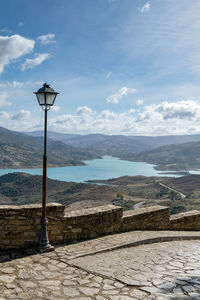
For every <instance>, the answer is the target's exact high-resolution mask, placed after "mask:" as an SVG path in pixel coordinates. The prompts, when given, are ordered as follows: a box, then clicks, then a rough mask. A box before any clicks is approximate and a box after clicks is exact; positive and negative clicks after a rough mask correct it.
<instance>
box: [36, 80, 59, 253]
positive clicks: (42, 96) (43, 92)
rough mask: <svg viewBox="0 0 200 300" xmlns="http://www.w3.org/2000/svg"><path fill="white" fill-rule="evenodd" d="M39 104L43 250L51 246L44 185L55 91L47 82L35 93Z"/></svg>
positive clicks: (41, 246)
mask: <svg viewBox="0 0 200 300" xmlns="http://www.w3.org/2000/svg"><path fill="white" fill-rule="evenodd" d="M35 94H36V96H37V99H38V102H39V105H40V106H42V109H43V110H44V154H43V179H42V217H41V228H40V234H39V238H38V244H37V248H38V249H39V250H40V251H45V250H46V249H49V248H50V247H51V244H50V243H49V238H48V232H47V223H48V220H47V217H46V185H47V112H48V110H49V109H50V108H51V106H53V104H54V101H55V98H56V96H57V94H58V93H56V92H55V91H54V90H53V89H52V88H50V86H49V84H48V83H44V85H43V87H42V88H41V89H39V90H38V91H37V92H36V93H35Z"/></svg>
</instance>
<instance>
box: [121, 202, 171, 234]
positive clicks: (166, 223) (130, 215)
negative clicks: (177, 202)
mask: <svg viewBox="0 0 200 300" xmlns="http://www.w3.org/2000/svg"><path fill="white" fill-rule="evenodd" d="M122 224H123V225H122V231H129V230H163V229H169V228H170V220H169V207H166V206H150V207H147V208H140V209H136V210H128V211H125V212H124V214H123V222H122Z"/></svg>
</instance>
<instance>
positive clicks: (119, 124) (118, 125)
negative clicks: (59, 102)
mask: <svg viewBox="0 0 200 300" xmlns="http://www.w3.org/2000/svg"><path fill="white" fill-rule="evenodd" d="M79 109H80V108H78V110H79ZM142 109H143V110H142V112H139V113H138V112H137V111H135V110H134V109H130V110H128V111H125V112H123V113H116V112H113V111H110V110H102V111H100V112H95V111H93V110H92V109H91V108H89V107H87V108H86V109H81V110H80V111H81V112H84V113H81V114H80V115H78V116H77V111H76V113H75V114H69V115H62V116H58V117H57V118H53V119H51V120H50V121H49V127H50V128H51V129H52V130H56V131H60V132H70V133H80V134H88V133H102V134H126V135H173V134H191V133H193V134H197V133H199V124H200V103H198V102H196V101H194V100H182V101H177V102H168V101H164V102H162V103H160V104H152V105H148V106H145V107H143V108H142ZM87 112H90V114H88V113H87Z"/></svg>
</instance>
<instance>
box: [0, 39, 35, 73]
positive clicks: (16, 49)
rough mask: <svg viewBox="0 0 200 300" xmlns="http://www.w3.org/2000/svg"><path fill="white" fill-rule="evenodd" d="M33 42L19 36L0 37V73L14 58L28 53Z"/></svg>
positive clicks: (32, 46)
mask: <svg viewBox="0 0 200 300" xmlns="http://www.w3.org/2000/svg"><path fill="white" fill-rule="evenodd" d="M34 45H35V42H34V41H33V40H30V39H26V38H24V37H23V36H21V35H12V36H0V73H2V72H3V70H4V67H5V66H6V65H8V64H9V63H10V62H11V61H13V60H14V59H16V58H19V57H21V56H22V55H25V54H27V53H30V52H31V51H32V50H33V48H34Z"/></svg>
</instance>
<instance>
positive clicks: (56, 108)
mask: <svg viewBox="0 0 200 300" xmlns="http://www.w3.org/2000/svg"><path fill="white" fill-rule="evenodd" d="M51 111H54V112H58V111H60V106H56V105H54V106H52V107H51Z"/></svg>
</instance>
